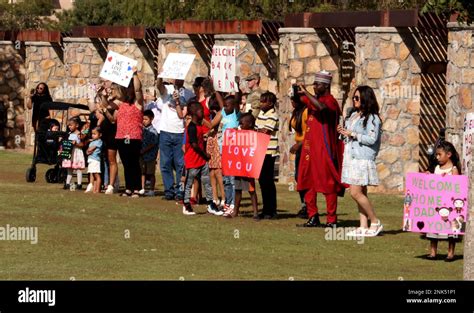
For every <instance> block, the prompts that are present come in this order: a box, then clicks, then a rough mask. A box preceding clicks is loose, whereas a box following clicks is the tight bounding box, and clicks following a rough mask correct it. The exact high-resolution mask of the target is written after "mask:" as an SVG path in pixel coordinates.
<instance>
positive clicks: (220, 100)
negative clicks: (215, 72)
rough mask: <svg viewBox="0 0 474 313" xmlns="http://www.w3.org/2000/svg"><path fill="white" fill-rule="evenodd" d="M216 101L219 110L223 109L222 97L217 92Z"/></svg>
mask: <svg viewBox="0 0 474 313" xmlns="http://www.w3.org/2000/svg"><path fill="white" fill-rule="evenodd" d="M216 100H217V103H219V107H220V108H221V110H223V108H224V98H223V97H222V95H221V93H220V92H219V91H216Z"/></svg>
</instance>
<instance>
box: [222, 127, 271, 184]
mask: <svg viewBox="0 0 474 313" xmlns="http://www.w3.org/2000/svg"><path fill="white" fill-rule="evenodd" d="M269 142H270V136H269V135H267V134H263V133H258V132H256V131H253V130H236V129H226V131H225V132H224V135H223V141H222V172H223V173H224V175H226V176H241V177H252V178H258V177H259V176H260V171H261V170H262V166H263V161H264V159H265V154H266V152H267V147H268V143H269Z"/></svg>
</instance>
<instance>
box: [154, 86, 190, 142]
mask: <svg viewBox="0 0 474 313" xmlns="http://www.w3.org/2000/svg"><path fill="white" fill-rule="evenodd" d="M165 87H166V91H167V93H166V94H164V95H161V96H160V98H159V99H160V100H161V102H162V110H161V118H160V123H159V128H156V129H157V130H158V132H161V131H165V132H168V133H173V134H182V133H184V120H183V119H181V118H179V117H178V113H177V112H176V108H175V107H174V105H173V104H172V103H171V102H174V101H173V97H172V93H173V90H174V87H173V86H171V85H166V86H165ZM157 101H158V100H157Z"/></svg>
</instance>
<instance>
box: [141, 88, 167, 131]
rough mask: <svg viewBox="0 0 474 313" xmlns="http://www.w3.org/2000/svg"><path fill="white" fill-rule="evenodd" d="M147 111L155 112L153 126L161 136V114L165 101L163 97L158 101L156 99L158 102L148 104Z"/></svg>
mask: <svg viewBox="0 0 474 313" xmlns="http://www.w3.org/2000/svg"><path fill="white" fill-rule="evenodd" d="M145 110H151V111H152V112H153V115H154V116H155V117H153V121H152V125H153V128H155V129H156V131H157V132H158V134H159V133H160V121H161V113H162V111H163V99H162V97H159V98H158V99H156V101H152V102H150V103H148V104H147V106H146V108H145Z"/></svg>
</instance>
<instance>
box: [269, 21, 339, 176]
mask: <svg viewBox="0 0 474 313" xmlns="http://www.w3.org/2000/svg"><path fill="white" fill-rule="evenodd" d="M279 33H280V52H279V56H280V57H279V71H278V80H279V94H278V99H279V103H280V111H279V112H280V180H279V181H280V182H281V183H294V171H295V169H294V155H292V154H290V152H289V151H290V148H291V146H292V145H293V144H294V135H293V134H292V133H290V131H289V129H288V123H289V119H290V117H291V112H292V111H293V107H292V106H291V102H290V97H289V96H288V91H289V89H290V88H291V85H292V83H295V82H297V81H302V82H305V84H307V85H311V84H312V83H313V81H314V74H315V73H316V72H318V71H320V70H326V71H329V72H331V73H332V74H333V81H332V85H331V93H332V94H333V95H334V97H335V98H336V99H337V100H338V102H339V104H340V103H341V101H342V94H341V89H340V84H339V76H340V75H339V54H338V49H337V47H336V46H334V44H333V43H332V41H331V39H330V38H329V35H327V34H326V33H325V32H320V31H316V30H315V29H313V28H280V30H279ZM310 91H311V88H310Z"/></svg>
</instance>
